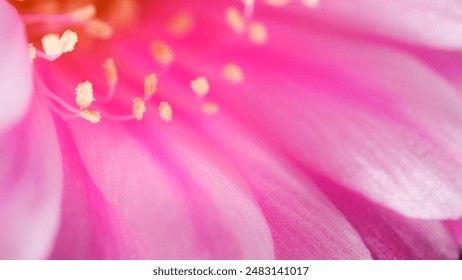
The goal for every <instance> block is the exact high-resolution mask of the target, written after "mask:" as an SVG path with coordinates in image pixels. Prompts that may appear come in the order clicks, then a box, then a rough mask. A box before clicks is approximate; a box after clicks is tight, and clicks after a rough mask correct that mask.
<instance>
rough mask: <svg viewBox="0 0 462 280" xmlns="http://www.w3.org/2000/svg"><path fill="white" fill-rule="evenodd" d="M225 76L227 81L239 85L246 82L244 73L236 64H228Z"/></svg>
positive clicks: (224, 70)
mask: <svg viewBox="0 0 462 280" xmlns="http://www.w3.org/2000/svg"><path fill="white" fill-rule="evenodd" d="M223 76H224V77H225V79H226V80H228V81H230V82H232V83H235V84H239V83H241V82H242V81H243V80H244V73H243V72H242V70H241V68H240V67H239V66H237V65H236V64H234V63H229V64H226V65H225V67H223Z"/></svg>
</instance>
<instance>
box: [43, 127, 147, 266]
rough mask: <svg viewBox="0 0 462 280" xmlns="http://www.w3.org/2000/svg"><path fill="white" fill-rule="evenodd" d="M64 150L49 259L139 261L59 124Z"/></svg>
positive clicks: (126, 231) (140, 253)
mask: <svg viewBox="0 0 462 280" xmlns="http://www.w3.org/2000/svg"><path fill="white" fill-rule="evenodd" d="M59 130H60V142H61V146H62V150H63V161H64V162H65V163H66V164H65V165H64V187H63V188H64V189H63V205H62V214H61V227H60V230H59V234H58V236H57V238H56V242H55V245H54V246H55V247H54V249H53V253H52V254H51V256H50V258H51V259H61V260H62V259H87V260H88V259H138V258H142V257H143V256H144V255H143V249H142V248H139V247H137V246H136V244H135V242H134V240H133V238H132V236H131V235H130V233H129V228H128V227H124V225H123V224H122V222H121V221H120V218H119V217H118V216H117V213H116V211H115V210H114V209H112V207H111V205H110V204H109V203H108V202H107V200H106V198H105V197H104V196H103V194H102V193H101V191H100V190H99V189H98V188H97V186H96V185H95V184H94V183H93V181H92V180H91V178H90V177H89V176H88V173H87V171H86V169H85V167H84V166H83V164H82V161H81V159H80V155H79V154H78V151H77V149H76V147H75V143H74V140H73V139H72V135H71V134H70V132H69V130H68V128H67V125H66V124H64V123H61V124H59Z"/></svg>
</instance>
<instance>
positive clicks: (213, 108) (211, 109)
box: [202, 102, 220, 115]
mask: <svg viewBox="0 0 462 280" xmlns="http://www.w3.org/2000/svg"><path fill="white" fill-rule="evenodd" d="M219 109H220V108H219V107H218V105H217V104H215V103H212V102H207V103H204V104H202V112H204V113H205V114H207V115H214V114H216V113H218V111H219Z"/></svg>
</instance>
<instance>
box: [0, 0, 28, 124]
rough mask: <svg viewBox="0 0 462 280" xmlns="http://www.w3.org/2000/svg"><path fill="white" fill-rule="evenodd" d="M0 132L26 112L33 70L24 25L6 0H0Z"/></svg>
mask: <svg viewBox="0 0 462 280" xmlns="http://www.w3.org/2000/svg"><path fill="white" fill-rule="evenodd" d="M0 12H1V15H2V19H1V21H0V42H1V43H0V61H1V63H2V67H0V131H2V130H4V129H6V128H7V127H10V126H12V125H13V124H14V123H16V122H17V121H18V120H19V119H20V118H21V117H22V116H23V114H24V113H25V111H26V109H27V107H28V105H29V101H30V98H31V95H32V68H31V64H30V62H29V56H28V51H27V43H26V37H25V36H26V35H25V31H24V26H23V25H22V22H21V20H20V18H19V16H18V14H17V13H16V10H15V9H13V8H12V7H11V6H10V4H8V2H7V1H0Z"/></svg>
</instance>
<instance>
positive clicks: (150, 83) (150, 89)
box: [144, 74, 157, 99]
mask: <svg viewBox="0 0 462 280" xmlns="http://www.w3.org/2000/svg"><path fill="white" fill-rule="evenodd" d="M156 91H157V76H156V74H150V75H147V76H146V77H145V78H144V97H145V98H146V99H150V98H151V97H152V96H153V95H154V94H155V93H156Z"/></svg>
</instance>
